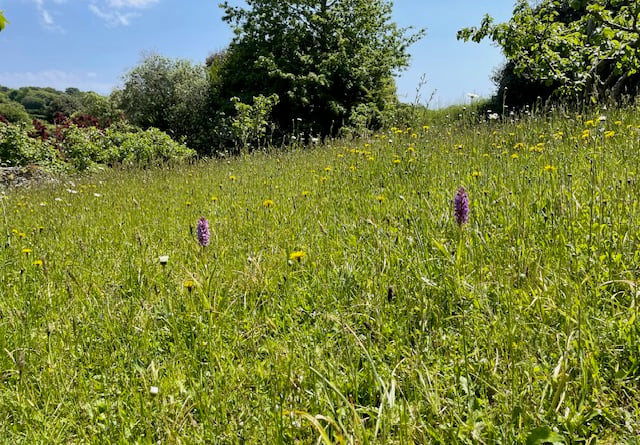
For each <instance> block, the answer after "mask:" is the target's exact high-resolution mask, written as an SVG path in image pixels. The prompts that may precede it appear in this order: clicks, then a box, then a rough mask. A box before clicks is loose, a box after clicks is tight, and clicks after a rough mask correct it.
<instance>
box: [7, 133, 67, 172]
mask: <svg viewBox="0 0 640 445" xmlns="http://www.w3.org/2000/svg"><path fill="white" fill-rule="evenodd" d="M58 162H59V160H58V153H57V152H56V150H55V147H54V146H53V145H52V144H51V143H50V142H49V141H47V140H41V139H37V138H31V137H29V133H28V131H27V127H26V125H24V124H19V125H13V124H4V123H0V165H2V166H3V167H7V166H20V165H28V164H39V165H42V166H53V165H56V164H58Z"/></svg>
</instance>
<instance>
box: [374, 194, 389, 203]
mask: <svg viewBox="0 0 640 445" xmlns="http://www.w3.org/2000/svg"><path fill="white" fill-rule="evenodd" d="M385 199H387V198H385V197H384V195H378V196H376V200H377V201H378V202H382V201H384V200H385Z"/></svg>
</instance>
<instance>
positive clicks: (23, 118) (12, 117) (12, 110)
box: [0, 101, 31, 123]
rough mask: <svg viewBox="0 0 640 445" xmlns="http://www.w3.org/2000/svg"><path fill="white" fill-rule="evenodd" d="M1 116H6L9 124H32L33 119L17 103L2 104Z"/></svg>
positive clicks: (0, 106) (0, 105)
mask: <svg viewBox="0 0 640 445" xmlns="http://www.w3.org/2000/svg"><path fill="white" fill-rule="evenodd" d="M0 116H4V117H5V119H6V120H7V121H8V122H12V123H18V122H31V117H30V116H29V113H27V110H25V108H24V107H23V106H22V104H19V103H17V102H1V101H0Z"/></svg>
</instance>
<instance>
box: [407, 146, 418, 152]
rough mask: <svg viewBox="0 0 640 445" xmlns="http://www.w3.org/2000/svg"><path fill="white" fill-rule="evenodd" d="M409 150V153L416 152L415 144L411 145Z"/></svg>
mask: <svg viewBox="0 0 640 445" xmlns="http://www.w3.org/2000/svg"><path fill="white" fill-rule="evenodd" d="M407 151H408V152H409V153H415V151H416V149H415V148H414V147H413V146H411V147H409V148H407Z"/></svg>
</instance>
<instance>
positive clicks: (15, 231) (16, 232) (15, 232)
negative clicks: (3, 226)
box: [11, 229, 20, 235]
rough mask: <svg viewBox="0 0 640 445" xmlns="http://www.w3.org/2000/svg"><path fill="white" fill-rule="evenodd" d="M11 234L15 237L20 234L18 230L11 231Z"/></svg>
mask: <svg viewBox="0 0 640 445" xmlns="http://www.w3.org/2000/svg"><path fill="white" fill-rule="evenodd" d="M11 233H13V234H14V235H17V234H18V233H20V231H19V230H18V229H11Z"/></svg>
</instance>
